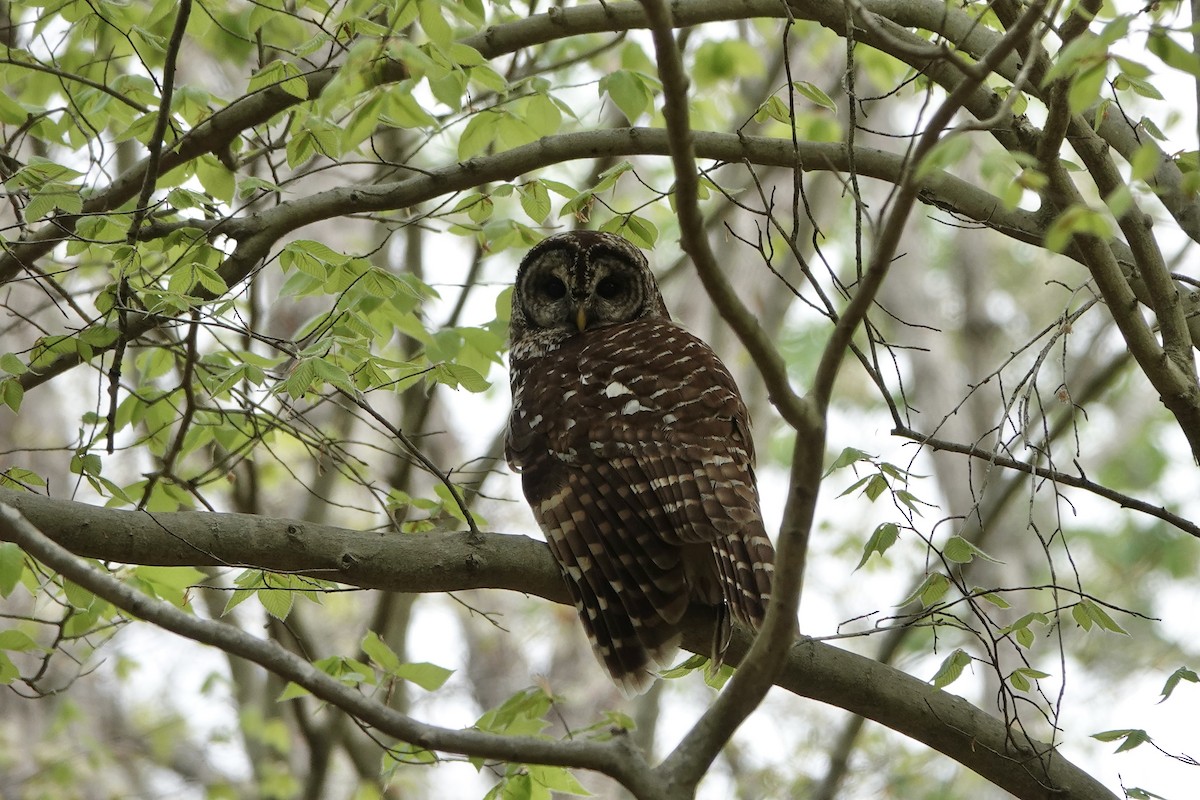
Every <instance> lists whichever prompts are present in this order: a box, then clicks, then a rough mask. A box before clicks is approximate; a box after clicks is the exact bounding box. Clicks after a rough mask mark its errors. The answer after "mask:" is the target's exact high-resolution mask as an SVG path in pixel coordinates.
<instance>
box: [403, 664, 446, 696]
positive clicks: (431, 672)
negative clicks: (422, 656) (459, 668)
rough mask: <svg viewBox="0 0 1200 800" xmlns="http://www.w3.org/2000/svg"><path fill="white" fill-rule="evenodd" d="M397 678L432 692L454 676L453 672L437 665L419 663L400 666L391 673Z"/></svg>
mask: <svg viewBox="0 0 1200 800" xmlns="http://www.w3.org/2000/svg"><path fill="white" fill-rule="evenodd" d="M393 674H394V675H395V676H396V677H397V678H403V679H404V680H406V681H408V682H409V683H415V684H416V685H417V686H420V687H421V688H422V689H424V690H426V691H428V692H432V691H435V690H437V689H440V688H442V684H444V683H445V682H446V680H447V679H448V678H449V677H450V676H451V675H453V674H454V670H452V669H446V668H445V667H439V666H438V665H437V664H430V663H428V662H420V663H417V664H400V665H398V666H397V667H396V669H395V670H394V671H393Z"/></svg>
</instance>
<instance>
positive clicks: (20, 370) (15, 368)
mask: <svg viewBox="0 0 1200 800" xmlns="http://www.w3.org/2000/svg"><path fill="white" fill-rule="evenodd" d="M0 369H4V371H5V372H7V373H8V374H10V375H23V374H25V373H26V372H29V367H26V366H25V362H24V361H22V360H20V359H19V357H18V356H17V354H16V353H5V354H4V355H0Z"/></svg>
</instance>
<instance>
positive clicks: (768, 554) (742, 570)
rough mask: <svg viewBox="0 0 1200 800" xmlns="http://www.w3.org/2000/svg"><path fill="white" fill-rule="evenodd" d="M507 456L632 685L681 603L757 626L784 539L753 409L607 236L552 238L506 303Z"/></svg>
mask: <svg viewBox="0 0 1200 800" xmlns="http://www.w3.org/2000/svg"><path fill="white" fill-rule="evenodd" d="M510 344H511V352H510V363H511V383H512V400H513V404H512V415H511V417H510V419H509V427H508V434H507V439H506V442H505V454H506V456H507V459H508V463H509V465H510V466H511V467H512V468H513V470H514V471H516V472H518V473H519V474H520V476H521V483H522V488H523V490H524V494H525V497H526V499H527V500H528V501H529V505H530V506H531V508H532V510H533V515H534V517H535V518H536V519H537V522H538V525H539V526H540V527H541V529H542V532H543V533H544V534H545V536H546V541H547V542H548V543H549V545H550V551H551V553H553V554H554V558H555V560H557V562H558V565H559V567H560V569H561V571H562V575H563V578H564V579H565V581H566V584H567V586H568V588H569V589H570V593H571V597H572V599H573V600H574V602H575V607H576V609H577V610H578V612H579V618H580V620H581V621H582V622H583V627H584V629H585V631H586V632H587V635H588V639H589V640H590V641H591V644H592V648H593V649H594V650H595V653H596V656H597V658H598V659H599V660H600V662H601V664H603V665H604V667H605V669H606V670H607V671H608V673H609V674H610V675H611V676H612V678H613V681H614V682H615V683H616V684H617V686H618V687H620V688H621V689H622V690H623V691H624V692H625V693H626V694H627V695H630V694H637V693H640V692H642V691H645V690H646V688H648V687H649V685H650V684H651V682H652V681H653V679H654V669H655V665H665V664H666V663H668V660H669V659H670V657H671V655H672V654H673V652H674V650H675V648H676V646H677V645H678V642H679V638H680V633H679V631H678V623H679V621H680V619H681V618H682V617H683V615H684V612H685V611H686V610H687V608H688V605H689V603H692V602H697V603H701V604H704V605H707V606H711V607H712V608H713V609H715V611H716V615H717V620H718V624H717V627H716V629H715V634H714V639H713V653H712V655H713V660H714V662H715V663H717V664H719V663H720V661H721V657H722V655H723V653H724V651H725V648H726V645H727V644H728V642H729V638H730V632H731V618H732V619H736V620H738V621H741V622H743V623H745V624H748V625H750V626H752V627H754V628H757V627H758V626H759V625H761V623H762V620H763V615H764V613H765V608H766V605H767V603H768V601H769V600H770V596H771V581H772V574H773V569H774V567H773V561H774V550H773V548H772V546H771V541H770V539H769V538H768V537H767V533H766V530H765V529H764V527H763V520H762V512H761V511H760V509H759V499H758V489H757V486H756V484H755V481H754V469H753V462H754V447H753V444H752V442H751V439H750V433H749V428H748V418H747V413H746V407H745V404H744V403H743V402H742V399H741V396H740V395H739V394H738V390H737V386H736V385H735V384H734V382H733V378H732V377H731V376H730V374H729V371H728V370H727V369H726V368H725V365H724V364H722V363H721V361H720V359H719V358H717V355H716V353H714V352H713V351H712V349H711V348H709V346H708V345H706V344H705V343H704V342H702V341H701V340H700V339H698V338H696V337H695V336H693V335H692V334H690V333H688V332H687V331H686V330H684V329H683V328H682V327H681V326H680V325H678V324H677V323H675V322H672V321H671V317H670V314H668V312H667V308H666V306H665V304H664V303H663V299H662V295H661V294H660V293H659V290H658V284H657V283H656V282H655V280H654V275H653V274H652V273H651V272H650V267H649V265H648V263H647V261H646V256H645V255H644V254H643V253H642V251H641V250H639V249H638V248H637V247H635V246H634V245H632V244H631V243H629V242H628V241H626V240H625V239H622V238H620V237H619V236H615V235H613V234H608V233H596V232H591V231H575V232H571V233H561V234H557V235H554V236H551V237H549V238H547V239H545V240H544V241H542V242H540V243H539V244H538V245H536V246H535V247H534V248H533V249H532V250H530V251H529V253H528V254H527V255H526V256H525V258H524V259H523V260H522V261H521V266H520V268H519V270H518V272H517V278H516V284H515V287H514V291H513V300H512V323H511V340H510Z"/></svg>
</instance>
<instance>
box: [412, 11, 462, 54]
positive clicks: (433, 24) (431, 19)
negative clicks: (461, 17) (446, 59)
mask: <svg viewBox="0 0 1200 800" xmlns="http://www.w3.org/2000/svg"><path fill="white" fill-rule="evenodd" d="M417 13H418V15H419V17H420V20H421V30H423V31H425V35H426V36H428V37H429V40H430V41H431V42H433V43H434V44H436V45H437V46H438V47H440V48H443V49H445V48H448V47H450V45H451V44H452V43H453V40H454V29H453V28H451V27H450V25H449V23H447V22H446V18H445V16H443V14H444V12H443V10H442V5H441V3H438V2H436V0H419V2H418V3H417Z"/></svg>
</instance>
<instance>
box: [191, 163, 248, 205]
mask: <svg viewBox="0 0 1200 800" xmlns="http://www.w3.org/2000/svg"><path fill="white" fill-rule="evenodd" d="M194 163H195V165H196V179H197V180H198V181H200V185H201V186H203V187H204V191H206V192H208V193H209V194H210V195H212V196H213V197H214V198H215V199H217V200H220V201H221V202H224V203H231V202H233V194H234V192H235V191H236V189H237V179H236V177H235V176H234V174H233V173H232V172H230V171H229V170H228V169H227V168H226V167H225V165H224V164H222V163H221V162H220V161H218V160H217V158H216V157H215V156H212V155H203V156H201V157H200V158H198V159H196V161H195V162H194Z"/></svg>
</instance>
